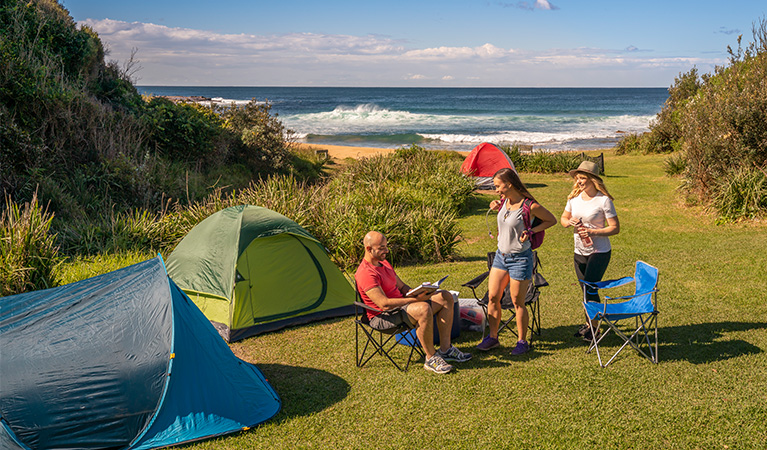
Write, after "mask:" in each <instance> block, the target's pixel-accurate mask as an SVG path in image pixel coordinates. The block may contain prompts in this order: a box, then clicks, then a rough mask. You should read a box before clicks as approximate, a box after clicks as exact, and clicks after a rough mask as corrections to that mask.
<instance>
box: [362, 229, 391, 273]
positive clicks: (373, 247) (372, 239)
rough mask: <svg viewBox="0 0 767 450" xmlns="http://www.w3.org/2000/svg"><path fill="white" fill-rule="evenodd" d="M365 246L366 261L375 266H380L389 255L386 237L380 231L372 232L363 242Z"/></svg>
mask: <svg viewBox="0 0 767 450" xmlns="http://www.w3.org/2000/svg"><path fill="white" fill-rule="evenodd" d="M362 243H363V245H365V260H367V261H368V262H369V263H372V264H374V265H376V266H377V265H378V264H379V263H380V262H381V261H383V260H385V259H386V255H387V254H388V253H389V247H388V246H387V245H386V236H384V235H383V234H382V233H379V232H378V231H370V232H368V234H366V235H365V238H364V239H363V240H362Z"/></svg>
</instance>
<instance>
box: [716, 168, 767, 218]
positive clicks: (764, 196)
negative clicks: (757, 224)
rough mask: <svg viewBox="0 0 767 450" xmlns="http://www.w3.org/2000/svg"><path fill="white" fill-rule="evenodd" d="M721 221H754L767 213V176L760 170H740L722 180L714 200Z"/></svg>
mask: <svg viewBox="0 0 767 450" xmlns="http://www.w3.org/2000/svg"><path fill="white" fill-rule="evenodd" d="M712 207H713V208H714V209H715V210H716V212H717V214H718V215H719V221H720V222H725V221H734V220H737V219H740V218H746V219H754V218H758V217H761V216H764V212H765V211H767V174H765V172H764V171H763V170H760V169H758V168H740V169H738V170H737V171H733V172H731V173H730V177H729V178H728V179H726V180H722V181H721V183H720V189H719V190H718V191H717V193H716V195H715V196H714V198H713V200H712Z"/></svg>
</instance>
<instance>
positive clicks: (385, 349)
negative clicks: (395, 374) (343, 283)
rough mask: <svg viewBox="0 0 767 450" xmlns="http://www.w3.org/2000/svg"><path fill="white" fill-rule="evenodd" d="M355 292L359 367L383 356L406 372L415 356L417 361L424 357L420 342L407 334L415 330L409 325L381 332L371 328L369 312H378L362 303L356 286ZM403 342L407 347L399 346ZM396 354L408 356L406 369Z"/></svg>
mask: <svg viewBox="0 0 767 450" xmlns="http://www.w3.org/2000/svg"><path fill="white" fill-rule="evenodd" d="M354 291H355V292H356V293H357V301H355V302H354V323H355V333H354V340H355V352H356V360H357V367H362V366H364V365H365V364H367V362H368V361H370V359H371V358H373V357H374V356H375V355H382V356H385V357H386V358H387V359H388V360H389V361H391V363H392V364H394V366H395V367H396V368H397V369H399V370H401V371H403V372H404V371H406V370H407V369H408V367H409V366H410V362H411V361H412V360H413V355H417V357H416V359H417V358H418V357H422V356H424V353H423V350H422V349H421V346H420V345H418V341H417V340H416V339H415V334H414V333H413V334H410V333H407V332H408V331H410V330H411V329H413V327H411V326H409V325H408V324H406V323H403V324H402V325H400V326H397V327H394V328H388V329H385V330H379V329H377V328H373V327H372V326H370V320H369V319H368V315H367V312H368V311H378V310H377V309H375V308H371V307H370V306H368V305H366V304H365V303H363V302H362V298H361V297H360V293H359V291H357V288H356V285H355V288H354ZM402 340H406V342H404V343H405V344H407V345H398V344H400V343H401V342H402ZM408 349H409V350H408ZM395 352H400V353H407V354H408V355H407V359H406V360H405V363H404V368H403V366H402V365H401V364H402V363H400V364H398V363H397V361H396V360H395V356H398V355H395V354H394V353H395Z"/></svg>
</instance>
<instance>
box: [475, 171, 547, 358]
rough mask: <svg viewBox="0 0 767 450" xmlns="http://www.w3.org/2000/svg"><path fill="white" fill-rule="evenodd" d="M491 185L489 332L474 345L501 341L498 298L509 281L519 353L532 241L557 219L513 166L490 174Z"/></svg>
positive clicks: (524, 332) (523, 336) (527, 347)
mask: <svg viewBox="0 0 767 450" xmlns="http://www.w3.org/2000/svg"><path fill="white" fill-rule="evenodd" d="M493 185H494V186H495V192H496V193H497V194H499V195H500V199H499V200H493V201H492V202H490V208H491V209H494V210H497V211H498V216H497V219H496V220H497V222H498V250H496V252H495V260H494V261H493V264H492V267H491V268H490V275H489V277H488V305H487V315H488V323H489V324H490V334H488V335H487V336H485V338H484V339H483V340H482V342H480V343H479V345H477V349H479V350H490V349H492V348H495V347H498V346H499V345H500V343H499V342H498V328H499V327H500V323H501V313H502V311H501V298H502V297H503V291H504V289H506V286H507V285H508V286H509V293H510V294H511V299H512V301H513V302H514V308H515V309H516V318H517V336H518V337H519V340H518V341H517V345H516V347H514V350H512V351H511V354H512V355H521V354H523V353H527V352H528V351H529V350H530V345H529V344H528V343H527V340H526V337H527V327H528V322H529V320H530V318H529V316H528V313H527V308H525V295H526V293H527V287H528V284H529V283H530V282H531V279H532V276H533V249H532V245H531V241H533V240H534V241H536V245H540V239H539V238H540V237H542V234H543V230H545V229H546V228H549V227H550V226H552V225H554V224H556V223H557V219H556V217H554V215H553V214H551V213H550V212H549V211H548V210H546V208H544V207H543V206H541V205H540V204H539V203H538V202H536V201H535V198H533V196H532V194H530V192H529V191H528V190H527V188H526V187H525V185H524V184H523V183H522V180H520V179H519V176H518V175H517V173H516V172H515V171H513V170H512V169H501V170H499V171H498V172H496V173H495V175H493ZM535 219H539V220H535ZM538 233H540V234H538ZM536 234H538V236H537V237H536Z"/></svg>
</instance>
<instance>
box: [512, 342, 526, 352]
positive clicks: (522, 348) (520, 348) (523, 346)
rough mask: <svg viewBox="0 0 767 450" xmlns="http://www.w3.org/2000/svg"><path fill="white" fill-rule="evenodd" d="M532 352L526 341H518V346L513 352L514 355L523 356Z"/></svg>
mask: <svg viewBox="0 0 767 450" xmlns="http://www.w3.org/2000/svg"><path fill="white" fill-rule="evenodd" d="M529 351H530V344H528V343H527V342H525V341H517V346H516V347H514V350H512V351H511V354H512V355H522V354H524V353H527V352H529Z"/></svg>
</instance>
